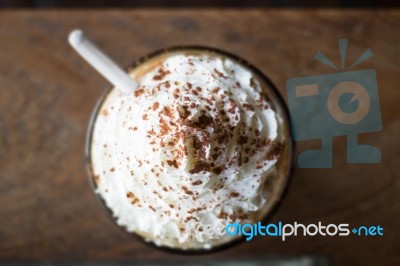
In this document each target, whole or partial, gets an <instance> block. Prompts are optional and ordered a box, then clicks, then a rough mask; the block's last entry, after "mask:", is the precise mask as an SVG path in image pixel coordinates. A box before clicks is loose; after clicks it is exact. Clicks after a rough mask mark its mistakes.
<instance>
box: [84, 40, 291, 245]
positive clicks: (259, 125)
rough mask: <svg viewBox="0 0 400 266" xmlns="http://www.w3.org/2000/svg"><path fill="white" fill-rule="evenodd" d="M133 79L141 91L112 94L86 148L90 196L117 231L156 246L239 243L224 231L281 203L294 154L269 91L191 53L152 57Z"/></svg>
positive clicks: (222, 63)
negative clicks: (91, 184) (93, 193)
mask: <svg viewBox="0 0 400 266" xmlns="http://www.w3.org/2000/svg"><path fill="white" fill-rule="evenodd" d="M129 74H130V75H131V77H132V78H133V79H134V80H136V81H137V83H138V84H139V87H138V88H137V89H136V90H135V91H134V92H133V93H132V94H129V95H125V94H122V93H121V92H120V91H119V90H117V89H115V88H113V89H111V90H109V91H108V92H107V94H106V95H105V97H104V98H103V99H102V100H101V102H100V103H99V105H98V108H97V109H96V112H95V115H94V117H93V120H92V123H91V127H90V130H89V138H88V159H89V163H90V167H91V175H92V177H93V180H94V184H95V191H96V193H98V195H99V196H100V198H101V199H102V200H103V202H104V204H105V205H106V206H107V208H108V209H109V210H110V211H111V213H112V215H113V217H114V218H115V220H116V222H117V223H118V225H120V226H122V227H124V228H125V229H126V230H127V231H128V232H132V233H135V234H136V235H139V236H140V237H142V238H143V239H145V240H146V241H149V242H151V243H153V244H155V245H157V246H162V247H168V248H173V249H181V250H185V249H189V250H204V249H213V248H215V247H219V246H221V245H224V244H227V243H230V242H232V241H234V240H235V237H232V236H229V235H227V234H226V233H225V231H224V228H225V227H226V226H227V225H228V224H231V223H235V222H238V223H242V222H245V221H248V222H254V223H256V222H257V221H259V220H261V219H263V218H264V217H265V216H266V215H267V214H268V213H269V212H270V211H271V209H272V207H273V206H275V204H276V203H277V201H279V199H280V198H281V194H282V192H283V189H284V187H285V184H286V181H287V177H288V175H289V169H290V165H291V149H292V146H291V138H290V129H289V122H288V118H287V115H286V112H285V108H284V106H283V104H282V102H281V100H280V98H279V96H278V95H277V93H276V91H275V90H274V89H273V87H272V85H271V84H270V83H269V81H268V80H267V79H266V78H265V77H264V76H263V75H262V74H260V72H258V71H257V70H256V69H254V68H253V67H251V66H249V65H248V64H247V63H245V62H244V61H242V60H241V59H238V58H237V57H235V56H232V55H230V54H227V53H225V52H221V51H218V50H214V49H208V48H196V47H185V48H175V49H171V50H166V51H163V52H158V53H156V54H153V55H151V56H150V57H148V58H146V59H144V60H142V61H140V62H138V63H137V64H136V66H134V67H132V68H130V69H129ZM206 227H207V228H206ZM210 228H212V230H210ZM216 228H219V229H218V230H217V229H216Z"/></svg>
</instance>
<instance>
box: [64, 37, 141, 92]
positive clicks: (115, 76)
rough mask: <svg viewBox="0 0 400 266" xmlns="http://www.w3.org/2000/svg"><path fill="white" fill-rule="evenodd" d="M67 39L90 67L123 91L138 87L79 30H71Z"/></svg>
mask: <svg viewBox="0 0 400 266" xmlns="http://www.w3.org/2000/svg"><path fill="white" fill-rule="evenodd" d="M68 41H69V43H70V44H71V46H72V47H73V48H74V49H75V50H76V51H77V52H78V53H79V54H80V55H81V56H82V57H83V58H84V59H85V60H86V61H87V62H88V63H89V64H90V65H92V67H94V68H95V69H96V70H97V71H98V72H99V73H100V74H101V75H103V76H104V77H105V78H106V79H107V80H108V81H109V82H111V83H112V84H113V85H114V86H115V87H116V88H117V89H119V90H121V91H122V92H123V93H125V94H129V93H132V92H133V91H134V90H135V89H136V88H137V87H138V85H137V83H136V82H135V81H134V80H133V79H132V78H131V77H130V76H129V75H128V74H127V73H126V72H125V71H124V70H122V69H121V68H120V67H119V66H118V65H117V64H116V63H114V61H113V60H111V59H110V58H109V57H108V56H107V55H105V54H104V53H103V52H102V51H100V49H99V48H97V47H96V45H94V44H93V43H92V42H91V41H90V40H89V39H88V38H86V37H85V35H84V34H83V32H82V31H81V30H74V31H72V32H71V33H70V34H69V38H68Z"/></svg>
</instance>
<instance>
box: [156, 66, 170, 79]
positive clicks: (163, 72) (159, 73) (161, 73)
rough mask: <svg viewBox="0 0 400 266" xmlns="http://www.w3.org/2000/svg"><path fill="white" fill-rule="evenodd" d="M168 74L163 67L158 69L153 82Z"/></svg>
mask: <svg viewBox="0 0 400 266" xmlns="http://www.w3.org/2000/svg"><path fill="white" fill-rule="evenodd" d="M169 73H171V72H169V70H165V68H164V67H160V68H159V69H158V73H157V74H156V75H155V76H154V77H153V80H162V79H163V78H164V77H165V76H166V75H168V74H169Z"/></svg>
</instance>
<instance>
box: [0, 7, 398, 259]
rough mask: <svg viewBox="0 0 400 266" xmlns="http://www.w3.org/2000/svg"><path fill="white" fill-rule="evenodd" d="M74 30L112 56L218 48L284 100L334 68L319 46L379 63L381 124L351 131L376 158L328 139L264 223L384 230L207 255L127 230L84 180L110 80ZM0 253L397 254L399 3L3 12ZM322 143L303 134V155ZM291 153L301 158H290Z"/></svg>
mask: <svg viewBox="0 0 400 266" xmlns="http://www.w3.org/2000/svg"><path fill="white" fill-rule="evenodd" d="M74 28H82V29H83V30H85V31H86V32H87V33H88V34H89V35H90V36H91V37H92V39H94V40H96V42H97V43H98V44H99V46H101V47H102V48H103V49H104V50H105V51H106V52H107V53H109V54H110V55H111V56H112V57H113V58H115V60H116V61H117V62H119V63H120V64H121V65H128V64H129V63H130V62H132V60H133V59H135V58H137V57H139V56H141V55H144V54H147V53H149V52H151V51H154V50H156V49H159V48H163V47H167V46H172V45H178V44H199V45H208V46H214V47H219V48H223V49H225V50H228V51H230V52H233V53H236V54H238V55H240V56H242V57H244V58H246V59H248V60H249V61H250V62H252V63H254V64H255V65H256V66H258V67H259V68H260V69H261V70H262V71H263V72H264V73H265V74H266V75H268V76H269V77H270V78H271V80H272V81H273V82H274V83H275V84H276V86H277V87H278V88H279V89H280V91H281V93H282V94H283V96H284V97H285V98H286V92H285V82H286V80H287V79H289V78H293V77H302V76H310V75H317V74H325V73H333V72H334V70H331V69H330V68H328V67H326V66H324V65H323V64H321V63H319V62H318V61H316V60H314V58H313V57H314V55H315V53H316V52H317V51H318V50H321V51H322V52H324V53H325V54H326V55H327V56H329V58H331V59H332V60H333V61H334V62H335V63H339V62H340V57H339V50H338V48H337V39H339V38H348V39H349V46H348V57H347V58H348V59H347V60H349V61H348V62H354V61H355V59H356V58H357V57H358V56H359V55H360V54H361V53H362V52H363V51H364V50H365V49H367V48H371V50H372V51H373V53H374V56H373V57H372V58H370V59H368V60H367V61H365V62H364V63H362V64H361V65H360V66H359V69H370V68H373V69H376V72H377V76H378V85H379V97H380V103H381V113H382V120H383V130H382V131H381V132H375V133H368V134H361V135H360V140H361V141H362V142H364V143H369V144H372V145H375V146H377V147H378V148H379V149H380V150H381V152H382V162H381V163H380V164H365V165H360V164H347V163H346V159H345V151H346V146H345V137H338V138H336V139H335V140H334V167H333V168H332V169H299V168H298V167H295V169H294V173H293V176H292V178H291V182H290V185H289V187H288V192H287V195H286V197H285V198H284V200H283V202H282V204H281V206H280V209H279V210H278V211H277V212H276V214H275V216H274V217H273V219H272V220H271V222H278V221H283V222H290V223H293V222H294V221H297V222H302V223H305V224H308V223H317V222H318V221H321V222H323V223H324V224H329V223H349V224H350V225H352V226H360V225H378V224H379V225H381V226H382V227H384V236H383V237H356V236H350V237H303V236H301V237H292V238H289V239H288V240H287V241H285V242H282V241H281V240H280V239H278V238H272V237H265V238H262V237H257V238H256V239H254V240H253V241H251V242H248V243H244V244H241V245H239V246H237V247H234V248H232V249H229V250H227V251H224V252H220V253H215V254H211V255H207V256H195V257H193V256H192V257H188V256H180V255H171V254H166V253H164V252H161V251H158V250H155V249H152V248H149V247H147V246H145V245H143V244H141V243H138V242H136V241H134V240H132V238H131V237H130V236H128V235H127V234H124V233H123V232H122V231H120V230H119V229H118V228H117V227H116V226H114V224H113V222H112V221H111V220H110V219H109V217H107V215H106V214H105V212H104V211H103V210H102V208H101V207H100V205H99V203H98V202H97V200H96V198H95V196H94V195H93V193H92V191H91V187H90V185H89V183H88V180H87V175H86V169H85V159H84V140H85V134H86V127H87V123H88V120H89V117H90V114H91V111H92V109H93V107H94V105H95V103H96V101H97V99H98V98H99V97H100V95H101V94H102V93H103V91H104V89H106V88H107V87H108V86H109V85H108V83H107V82H106V81H105V80H104V79H103V78H102V77H101V76H99V75H98V74H97V73H96V72H95V71H94V70H93V69H92V68H91V67H90V66H88V65H87V64H86V63H85V62H83V60H82V59H81V58H80V57H79V56H78V55H77V54H76V53H75V52H74V51H73V50H72V49H71V48H70V47H69V45H68V44H67V35H68V33H69V32H70V31H71V30H72V29H74ZM0 40H1V41H0V261H2V262H7V261H66V260H67V261H88V260H89V261H97V260H108V261H110V260H113V261H121V260H123V261H125V260H140V261H144V260H161V261H174V260H196V261H207V260H210V259H213V260H218V259H225V258H229V259H233V260H241V259H248V258H262V257H265V256H271V255H277V256H302V255H305V254H307V255H316V256H326V257H328V259H329V260H330V261H331V262H333V264H335V265H372V264H374V265H378V264H379V265H399V263H400V228H399V226H400V225H399V223H400V176H399V172H398V171H399V170H398V167H399V166H400V156H399V154H400V120H399V111H400V108H399V106H400V88H399V85H400V66H399V58H400V12H399V11H395V10H392V11H379V10H375V11H372V10H371V11H366V10H363V11H361V10H347V11H341V10H245V11H243V10H212V9H207V10H151V11H149V10H109V11H100V10H97V11H86V10H85V11H83V10H82V11H80V10H76V11H75V10H74V11H71V10H68V11H57V10H49V11H2V12H0ZM316 143H317V142H313V141H311V142H310V141H307V142H305V143H298V145H297V152H296V156H297V154H298V153H299V151H302V150H305V149H306V148H308V147H311V146H316V145H317V144H316ZM296 158H297V157H296Z"/></svg>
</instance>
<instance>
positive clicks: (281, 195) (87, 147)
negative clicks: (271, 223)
mask: <svg viewBox="0 0 400 266" xmlns="http://www.w3.org/2000/svg"><path fill="white" fill-rule="evenodd" d="M179 51H204V52H212V53H215V54H220V55H222V56H224V57H227V58H230V59H233V60H234V61H235V62H237V63H239V64H242V65H244V66H245V67H247V68H248V69H249V70H250V71H252V72H253V73H255V74H256V75H257V76H258V78H260V79H261V80H262V81H263V82H264V83H265V84H266V85H267V88H264V90H267V91H268V92H272V93H273V97H275V98H274V99H273V101H272V102H273V105H274V106H275V107H276V108H278V109H279V110H280V111H281V112H282V113H281V114H280V115H281V116H284V117H283V118H282V120H283V123H284V124H285V126H286V128H287V131H288V140H287V141H286V143H285V144H286V145H287V146H288V148H287V149H288V160H289V161H288V165H287V168H288V169H285V170H286V173H285V174H284V175H283V180H282V185H281V186H282V188H281V190H280V191H278V195H277V199H276V200H275V202H273V203H272V206H271V207H270V209H269V210H268V211H267V212H266V213H265V214H264V215H263V218H262V219H261V220H260V222H261V223H262V224H264V223H266V222H267V221H268V220H269V219H270V218H271V217H272V216H273V214H274V213H275V212H276V211H277V209H279V206H280V204H281V203H282V201H283V198H284V196H285V195H286V194H287V190H288V187H289V183H290V180H291V178H290V177H291V175H292V171H293V158H294V157H293V156H294V149H295V143H294V141H293V138H292V135H291V132H292V129H291V123H290V116H289V110H288V107H287V105H286V103H285V101H284V99H283V97H282V95H281V94H280V92H279V91H278V89H277V88H276V86H275V85H274V84H273V83H272V82H271V80H270V79H269V78H268V77H267V76H266V75H265V74H264V73H263V72H261V71H260V70H259V69H258V68H256V67H255V66H254V65H253V64H251V63H249V62H248V61H247V60H245V59H243V58H241V57H239V56H237V55H235V54H233V53H230V52H227V51H224V50H221V49H219V48H212V47H208V46H200V45H180V46H171V47H168V48H163V49H159V50H156V51H154V52H151V53H149V54H147V55H144V56H142V57H139V58H138V59H137V60H134V61H133V62H132V63H131V64H129V65H128V66H127V67H125V68H124V69H125V70H129V69H134V68H136V67H138V66H140V65H141V64H143V63H145V62H146V61H148V60H150V59H153V58H155V57H157V56H160V55H163V54H168V53H173V52H179ZM113 89H114V87H113V86H110V87H109V88H108V89H106V90H105V91H104V92H103V94H102V95H101V96H100V98H99V99H98V101H97V103H96V105H95V107H94V109H93V111H92V113H91V116H90V120H89V124H88V127H87V131H86V138H85V163H86V170H87V174H88V178H89V183H90V185H91V188H92V190H93V193H94V194H95V196H96V198H97V200H98V201H99V202H100V203H101V205H102V207H103V209H104V210H105V212H106V213H107V216H108V217H109V218H110V219H112V221H113V223H114V224H115V225H116V226H117V227H118V228H120V229H121V230H123V232H124V233H125V234H128V235H129V236H131V237H133V238H135V239H136V240H138V241H139V242H141V243H143V244H145V245H147V246H150V247H152V248H155V249H157V250H162V251H166V252H168V253H173V254H183V255H203V254H211V253H215V252H219V251H222V250H226V249H229V248H231V247H233V246H236V245H238V244H240V243H243V242H245V238H246V236H244V235H243V236H241V237H236V238H234V239H233V240H232V241H229V242H226V243H222V244H219V245H216V246H211V248H210V249H204V248H199V249H193V248H191V249H182V248H173V247H168V246H161V245H160V246H158V245H157V244H155V243H154V242H152V241H146V240H145V238H144V237H142V236H141V235H139V234H137V233H136V232H128V231H127V230H126V229H125V227H124V226H121V225H118V224H117V222H116V218H115V217H114V215H113V212H112V210H111V209H110V208H109V207H108V206H107V204H106V202H105V200H104V199H103V198H102V197H101V196H100V195H99V194H98V193H96V189H97V184H96V182H95V178H94V172H93V168H92V162H91V148H92V144H91V143H92V137H93V132H94V125H95V122H96V118H97V116H98V115H99V112H100V109H101V107H102V106H103V104H104V102H105V100H106V99H107V96H108V95H109V93H110V92H111V91H112V90H113ZM277 105H278V106H277ZM275 111H276V110H275Z"/></svg>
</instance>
